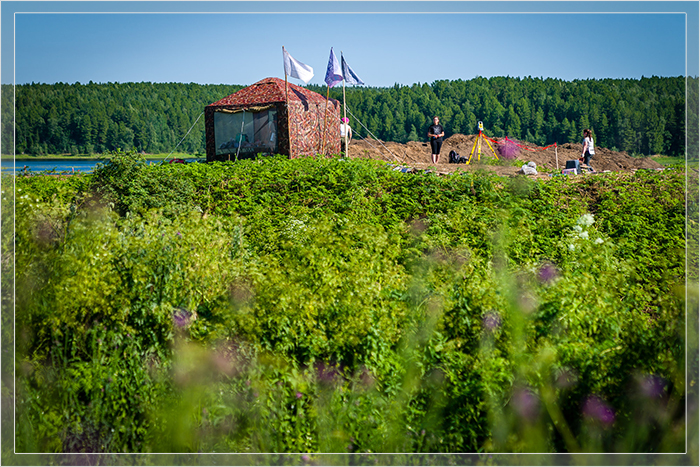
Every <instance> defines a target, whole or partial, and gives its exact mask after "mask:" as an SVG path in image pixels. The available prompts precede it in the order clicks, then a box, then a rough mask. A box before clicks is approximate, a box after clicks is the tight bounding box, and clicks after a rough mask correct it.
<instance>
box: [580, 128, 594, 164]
mask: <svg viewBox="0 0 700 467" xmlns="http://www.w3.org/2000/svg"><path fill="white" fill-rule="evenodd" d="M594 155H595V149H594V145H593V135H592V134H591V130H589V129H588V128H586V129H585V130H583V154H581V159H582V160H583V163H584V164H586V165H587V166H589V167H590V166H591V156H594Z"/></svg>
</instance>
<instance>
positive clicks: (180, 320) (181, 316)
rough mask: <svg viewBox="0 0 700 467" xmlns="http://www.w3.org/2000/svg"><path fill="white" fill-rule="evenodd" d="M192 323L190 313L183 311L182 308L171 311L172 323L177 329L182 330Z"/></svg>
mask: <svg viewBox="0 0 700 467" xmlns="http://www.w3.org/2000/svg"><path fill="white" fill-rule="evenodd" d="M191 321H192V313H190V312H189V311H187V310H185V309H184V308H176V309H175V311H173V322H174V323H175V326H177V327H178V328H184V327H187V326H189V324H190V322H191Z"/></svg>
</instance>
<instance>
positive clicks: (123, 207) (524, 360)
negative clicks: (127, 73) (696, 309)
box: [2, 153, 697, 463]
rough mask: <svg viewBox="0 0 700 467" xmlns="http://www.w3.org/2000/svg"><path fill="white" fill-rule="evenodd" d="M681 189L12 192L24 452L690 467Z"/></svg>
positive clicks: (513, 183) (146, 178) (6, 245)
mask: <svg viewBox="0 0 700 467" xmlns="http://www.w3.org/2000/svg"><path fill="white" fill-rule="evenodd" d="M685 177H686V174H685V173H684V172H683V171H682V170H666V171H663V172H656V171H654V172H652V171H638V172H637V173H636V174H609V175H599V176H595V177H593V176H591V177H581V178H578V179H575V180H572V179H568V178H559V179H552V180H547V181H535V180H529V179H527V178H524V177H515V178H499V177H497V176H495V175H493V174H490V173H486V172H476V173H457V174H455V175H452V176H447V177H441V176H436V175H434V174H429V173H426V174H404V173H400V172H398V171H394V170H391V168H390V167H387V166H386V165H384V164H380V163H376V162H369V161H357V160H343V159H320V160H314V159H301V160H287V159H285V158H271V159H265V160H259V161H246V162H238V163H215V164H196V163H194V164H169V165H168V164H165V165H157V166H149V165H147V164H146V163H145V162H144V161H143V159H140V158H139V156H137V155H134V154H130V153H129V154H124V153H115V154H113V157H112V159H111V162H109V163H107V164H104V165H102V166H100V167H98V169H97V170H96V171H95V173H94V174H92V175H76V176H70V177H68V176H67V177H50V176H18V177H16V179H14V180H11V179H10V178H9V177H8V178H7V179H5V180H3V182H4V183H3V187H4V188H3V212H2V213H3V219H2V220H3V225H7V222H10V223H11V220H12V218H11V217H10V216H11V214H12V212H13V211H14V213H15V230H14V231H12V230H11V229H6V228H3V231H2V235H3V236H2V243H3V244H2V246H3V258H2V265H3V297H2V298H3V307H4V308H5V309H7V308H8V307H11V306H12V304H13V294H12V291H13V288H14V292H15V294H14V300H15V302H14V306H15V315H14V326H15V332H16V334H15V336H14V337H15V339H16V340H15V341H14V342H13V341H12V335H11V334H10V333H11V330H12V324H13V323H12V322H11V321H10V320H11V319H12V317H9V318H6V317H5V315H6V314H4V315H3V319H4V320H5V321H4V322H3V325H4V329H5V330H4V331H3V333H4V334H3V337H4V339H3V346H5V349H4V350H7V346H8V345H12V344H14V345H15V360H14V364H15V365H16V379H15V380H14V383H15V384H16V387H14V386H13V382H12V379H11V376H10V377H9V378H10V379H8V377H7V375H8V374H9V375H12V367H11V365H12V362H11V361H10V362H8V359H4V360H3V375H4V376H3V398H4V401H7V398H8V397H9V394H10V393H11V392H12V390H15V391H16V396H17V398H16V400H15V401H14V402H15V404H16V425H15V427H16V438H15V442H16V449H17V452H28V453H41V452H47V453H87V452H93V453H127V452H129V453H213V452H217V453H223V452H238V453H336V454H335V455H336V457H332V458H329V457H325V458H322V459H323V460H320V461H319V462H328V463H348V462H359V463H365V462H369V463H373V462H376V461H377V460H376V459H375V460H374V461H372V460H371V459H372V458H371V457H366V456H365V457H361V458H356V460H355V461H351V460H350V458H349V457H348V456H349V455H356V454H358V453H401V452H404V453H460V452H461V453H484V455H486V454H488V453H499V452H514V453H527V452H534V453H547V452H551V453H585V452H589V453H591V452H615V453H620V452H624V453H634V452H640V453H646V452H654V453H660V452H662V453H663V452H665V453H669V452H684V451H685V440H686V437H687V436H689V435H688V433H687V432H686V429H687V428H686V422H692V420H691V421H689V420H686V418H685V402H686V388H685V368H686V364H687V362H686V361H685V355H686V353H685V352H686V345H689V346H690V347H691V349H694V348H697V342H686V341H685V335H686V316H685V311H686V300H689V306H694V305H692V304H693V303H697V297H696V296H695V294H693V293H692V291H693V290H696V287H690V288H689V289H686V279H687V280H688V281H689V283H690V284H691V285H692V284H694V283H696V282H697V277H694V276H690V277H686V262H685V261H686V256H685V248H686V240H687V242H688V244H689V249H690V250H691V251H694V250H692V249H693V248H695V249H697V238H696V237H693V238H688V239H686V235H685V229H686V207H685V201H686V198H685ZM13 182H14V183H15V184H16V189H15V190H14V191H13V190H10V189H8V187H11V186H12V183H13ZM696 196H697V193H695V195H694V196H692V197H691V198H690V199H688V206H689V208H688V209H689V210H690V211H691V214H692V212H695V213H697V199H696ZM693 219H697V215H695V216H692V215H691V216H689V217H688V222H689V223H690V225H689V230H690V231H697V224H696V223H694V220H693ZM693 229H694V230H693ZM13 253H14V264H13V261H12V254H13ZM689 260H690V265H689V269H688V270H689V271H697V263H696V258H695V257H694V256H693V257H692V258H689ZM13 268H14V269H13ZM13 271H14V274H13ZM13 281H14V282H13ZM690 315H692V313H691V314H690ZM691 318H692V317H691ZM8 325H9V327H10V330H9V331H8ZM690 325H693V323H692V322H691V323H690ZM8 342H9V343H8ZM691 354H692V353H691ZM691 377H692V375H691ZM688 426H694V425H693V424H692V423H691V425H688ZM690 437H691V438H692V436H690ZM5 438H7V437H5ZM11 448H12V447H11V446H10V447H9V449H11ZM7 449H8V446H7V445H5V446H4V447H3V456H4V457H6V460H9V458H8V457H7V456H9V454H8V451H7ZM366 455H367V456H369V455H370V454H366ZM269 456H272V454H269ZM693 457H694V459H695V460H697V450H696V447H695V448H693V447H692V446H691V450H690V452H689V454H688V455H687V456H686V457H683V456H681V457H679V459H678V460H677V462H680V463H687V462H688V460H687V459H688V458H690V463H692V459H693ZM33 459H34V460H35V461H37V460H36V459H37V458H33ZM106 459H109V461H110V462H115V463H120V462H134V459H133V458H128V459H129V460H128V461H126V460H123V459H124V458H119V457H114V458H110V457H108V458H106ZM120 459H122V460H120ZM159 459H160V460H154V459H153V458H152V459H150V460H149V461H147V462H148V463H152V462H161V461H162V462H172V460H167V459H166V460H162V459H163V458H159ZM168 459H169V458H168ZM280 459H281V460H280ZM410 459H413V460H410ZM527 459H528V460H525V461H524V462H533V461H532V458H527ZM288 461H289V460H288V459H287V460H285V459H284V458H272V457H266V458H265V460H263V461H260V462H263V463H268V462H275V463H279V462H288ZM312 461H313V457H308V455H306V457H304V458H303V459H302V462H307V463H308V462H312ZM428 461H429V460H428ZM428 461H426V459H424V458H421V460H420V461H418V460H415V458H405V459H404V458H402V460H401V462H404V463H406V462H408V463H413V462H428ZM13 462H16V461H13ZM294 462H299V460H298V459H296V460H295V461H294ZM380 462H381V461H380Z"/></svg>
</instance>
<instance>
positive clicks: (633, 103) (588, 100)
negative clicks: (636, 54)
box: [2, 76, 698, 157]
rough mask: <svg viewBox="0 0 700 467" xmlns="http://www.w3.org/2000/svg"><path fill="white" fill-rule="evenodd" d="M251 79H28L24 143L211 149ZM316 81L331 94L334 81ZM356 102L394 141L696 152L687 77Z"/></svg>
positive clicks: (33, 149) (22, 148) (534, 84)
mask: <svg viewBox="0 0 700 467" xmlns="http://www.w3.org/2000/svg"><path fill="white" fill-rule="evenodd" d="M688 84H689V85H688V89H689V91H691V92H688V96H689V100H690V102H689V105H690V106H691V107H692V105H694V106H695V107H694V108H697V78H689V83H688ZM243 87H244V86H240V85H200V84H194V83H190V84H184V83H148V82H144V83H106V84H96V83H92V82H90V83H88V84H80V83H75V84H64V83H58V84H34V83H32V84H26V85H18V86H16V87H15V88H14V90H15V93H16V95H15V102H16V104H15V108H16V127H15V131H16V133H15V135H16V140H15V141H16V151H15V152H16V154H37V155H39V154H59V153H72V154H84V153H98V154H99V153H103V152H106V151H111V150H115V149H117V148H121V149H124V150H129V149H134V150H137V151H144V152H146V153H163V152H169V151H172V150H174V149H175V147H176V146H177V145H178V144H180V145H179V147H177V150H178V151H182V152H187V153H192V154H195V153H204V151H205V140H204V118H202V112H203V110H204V107H205V106H206V105H208V104H210V103H212V102H215V101H217V100H219V99H221V98H223V97H225V96H227V95H229V94H231V93H233V92H236V91H237V90H239V89H242V88H243ZM307 87H308V88H309V89H311V90H314V91H316V92H319V93H321V94H323V95H326V92H327V89H326V87H325V86H318V85H310V86H307ZM12 90H13V89H12V86H7V85H4V86H3V99H2V101H3V102H2V114H3V115H2V120H3V135H2V147H3V150H2V152H3V154H6V153H11V150H9V149H10V148H12V123H13V119H12V96H13V95H12ZM330 97H332V98H335V99H338V100H341V99H342V88H341V87H340V86H337V87H335V88H332V89H330ZM346 101H347V105H348V111H349V112H350V114H351V115H349V116H350V117H351V125H352V126H353V128H354V129H355V134H356V136H357V135H359V136H362V137H366V136H368V133H371V135H374V136H375V137H377V138H379V139H382V140H385V141H397V142H402V143H403V142H407V141H422V140H424V139H425V134H426V132H427V127H428V126H429V125H430V122H431V119H432V117H433V116H434V115H438V116H440V120H441V123H442V124H443V125H444V127H445V133H446V136H450V135H452V134H455V133H462V134H473V133H476V132H477V131H478V129H477V125H478V122H479V121H482V122H483V124H484V128H485V133H486V134H487V135H489V136H492V137H503V136H509V137H511V138H515V139H519V140H523V141H528V142H531V143H535V144H538V145H548V144H552V143H554V142H557V143H559V144H562V143H566V142H579V141H580V140H581V132H582V130H583V129H584V128H591V129H592V130H593V133H594V136H595V139H596V142H597V144H598V146H602V147H607V148H610V149H613V150H621V151H622V150H624V151H627V152H629V153H631V154H634V155H650V154H664V155H668V156H682V155H685V144H686V134H685V111H686V78H685V77H682V76H681V77H663V78H662V77H651V78H644V77H643V78H641V79H602V80H594V79H589V80H574V81H564V80H560V79H553V78H547V79H542V78H531V77H527V78H511V77H493V78H483V77H476V78H474V79H470V80H455V81H450V80H440V81H435V82H433V83H432V84H427V83H423V84H421V83H418V84H413V85H411V86H405V85H398V84H397V85H394V86H393V87H384V88H379V87H364V86H363V87H352V88H347V89H346ZM691 114H692V115H689V125H688V127H689V129H690V131H689V134H688V138H689V141H690V142H691V143H693V142H695V141H697V128H698V122H697V113H696V112H691ZM195 122H196V124H195ZM193 124H195V125H194V127H193V126H192V125H193ZM190 129H191V131H190V133H189V134H187V132H188V130H190ZM186 135H187V136H186ZM183 138H184V140H183ZM695 144H696V143H695ZM689 156H690V157H692V154H689ZM695 157H697V155H695Z"/></svg>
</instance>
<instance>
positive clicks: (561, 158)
mask: <svg viewBox="0 0 700 467" xmlns="http://www.w3.org/2000/svg"><path fill="white" fill-rule="evenodd" d="M477 137H478V135H461V134H456V135H452V136H450V137H449V138H446V139H445V141H444V142H443V144H442V149H441V150H440V161H439V163H438V164H433V163H432V161H431V158H430V144H429V143H427V142H414V141H410V142H408V143H407V144H400V143H394V142H391V141H389V142H383V141H377V140H371V139H368V140H362V141H360V140H353V141H351V142H350V147H349V151H348V152H349V156H350V157H351V158H364V159H378V160H383V161H387V162H390V163H393V164H396V165H400V166H405V167H412V168H416V169H421V170H424V169H432V170H434V171H435V172H437V173H451V172H454V171H456V170H477V169H485V170H490V171H493V172H496V173H497V174H498V175H515V174H517V173H518V171H519V170H520V168H521V166H522V165H524V164H527V163H528V162H530V161H532V162H534V163H535V164H537V172H538V176H548V175H547V174H549V173H551V172H557V170H556V169H557V167H558V168H559V172H560V171H561V169H563V168H564V167H565V166H566V161H567V160H572V159H578V158H579V157H580V156H581V149H582V148H581V145H580V144H573V143H565V144H562V145H559V146H557V148H556V150H555V148H554V147H553V146H552V147H551V148H548V149H544V150H542V148H540V147H537V146H534V145H531V144H529V143H523V142H519V144H520V145H521V146H523V147H524V148H526V149H522V148H521V149H520V151H519V154H517V156H516V157H515V159H514V160H511V161H506V160H505V159H504V158H503V157H501V156H500V155H498V154H497V156H498V157H499V158H500V159H501V162H502V163H501V164H499V165H495V164H494V163H495V162H496V157H494V153H493V151H492V150H491V148H493V150H495V151H498V149H497V147H496V146H495V145H494V143H492V142H490V144H491V147H489V145H488V144H486V140H485V139H483V138H482V140H481V158H480V160H479V158H478V157H477V151H478V149H475V150H474V154H473V156H472V158H471V162H470V163H469V164H450V163H449V153H450V151H452V150H454V151H455V152H456V153H457V154H459V155H461V156H464V157H466V158H467V159H469V157H470V154H471V152H472V148H473V147H474V142H475V141H476V139H477ZM595 151H596V153H595V155H594V156H593V158H592V159H591V167H592V168H593V169H594V170H595V171H596V172H598V173H601V172H632V171H635V170H638V169H660V168H663V166H662V165H661V164H659V163H658V162H656V161H654V160H653V159H651V158H649V157H632V156H630V155H628V154H627V153H626V152H624V151H622V152H616V151H611V150H610V149H607V148H602V147H598V146H596V148H595ZM557 161H558V166H557Z"/></svg>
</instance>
